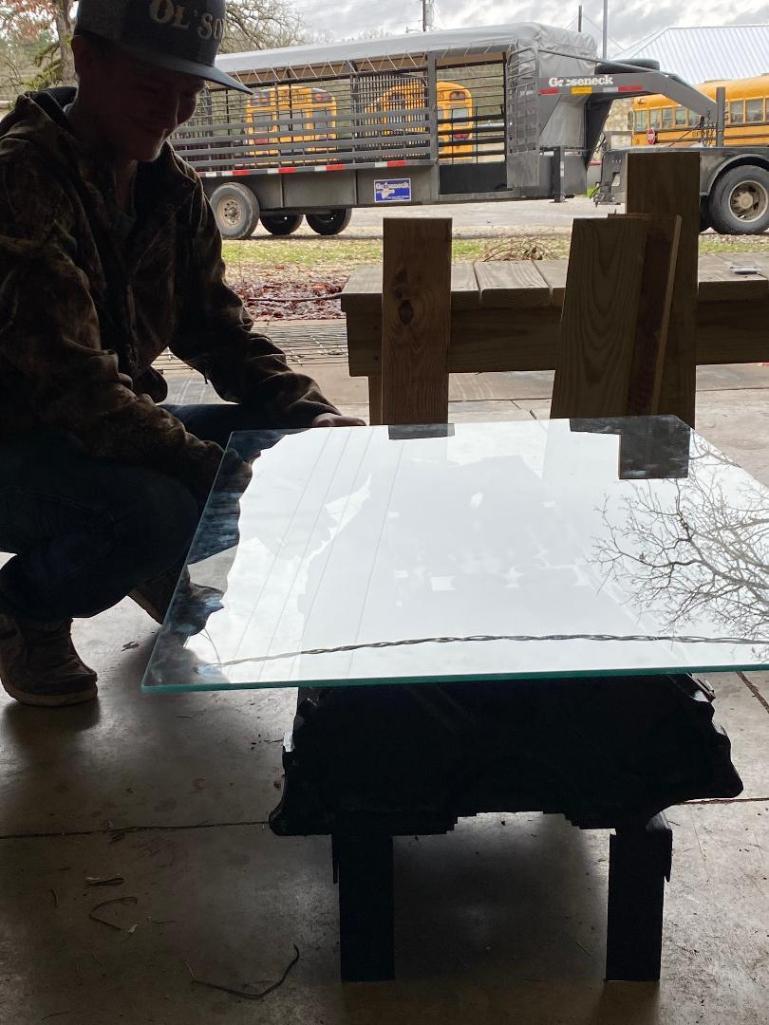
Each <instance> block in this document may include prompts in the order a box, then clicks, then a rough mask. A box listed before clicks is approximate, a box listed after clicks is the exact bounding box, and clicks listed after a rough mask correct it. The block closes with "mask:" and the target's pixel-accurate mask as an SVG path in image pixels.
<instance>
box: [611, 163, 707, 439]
mask: <svg viewBox="0 0 769 1025" xmlns="http://www.w3.org/2000/svg"><path fill="white" fill-rule="evenodd" d="M640 161H643V162H642V163H641V162H640ZM625 208H626V210H627V212H628V213H641V214H652V215H653V216H658V215H661V214H678V215H679V216H680V217H681V235H680V240H679V245H678V261H677V266H676V276H675V285H674V292H673V301H672V307H671V311H670V327H669V331H668V344H667V354H666V359H665V368H664V372H663V377H662V385H661V393H660V401H659V409H660V412H661V413H672V414H674V415H675V416H678V417H680V418H681V419H682V420H683V421H685V422H686V423H688V424H689V425H690V426H691V427H694V420H695V392H696V386H697V376H696V371H697V353H696V344H697V343H696V334H695V332H696V316H697V311H696V305H697V253H698V246H699V233H700V158H699V154H698V153H691V152H688V153H687V152H680V151H677V152H671V153H655V154H654V159H653V160H649V159H648V155H647V158H646V159H644V154H638V153H629V154H628V158H627V201H626V204H625Z"/></svg>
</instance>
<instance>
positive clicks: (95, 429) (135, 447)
mask: <svg viewBox="0 0 769 1025" xmlns="http://www.w3.org/2000/svg"><path fill="white" fill-rule="evenodd" d="M30 164H31V162H30ZM74 224H75V212H74V209H73V206H72V203H71V202H70V200H69V198H68V197H67V195H66V193H65V192H64V191H63V189H61V188H60V187H59V186H57V184H56V182H55V179H54V178H53V176H52V175H47V174H45V172H44V171H42V170H36V169H35V167H34V166H33V165H32V166H30V165H25V166H24V167H20V166H19V165H18V164H17V163H15V162H14V163H12V164H8V163H3V164H0V359H1V360H2V362H3V363H4V364H5V366H6V367H7V368H8V371H9V372H10V373H12V374H13V376H14V378H15V380H16V381H18V382H19V387H20V389H22V390H23V392H24V395H25V398H26V399H28V401H29V402H30V403H33V408H34V409H35V411H36V417H37V418H38V420H40V421H41V422H42V423H44V424H45V425H48V426H51V427H55V428H59V429H63V430H66V431H70V432H71V433H73V434H74V435H76V437H78V438H79V439H80V441H81V442H82V443H83V445H84V447H85V449H86V451H88V452H90V453H91V454H92V455H94V456H99V457H104V458H108V459H115V460H117V461H119V462H122V463H128V464H133V465H140V466H147V467H152V468H154V469H157V470H160V471H162V472H165V473H168V474H169V475H171V476H174V477H176V478H178V479H180V480H182V481H183V482H184V483H185V484H187V486H188V487H190V489H191V490H192V491H193V492H194V493H195V494H196V495H198V496H199V497H203V496H205V495H206V494H207V492H208V489H209V487H210V484H211V482H212V481H213V478H214V476H215V474H216V470H217V468H218V465H219V460H220V458H221V449H220V448H219V447H218V446H217V445H214V444H213V443H211V442H201V441H199V440H198V439H197V438H195V437H193V436H192V435H190V434H188V433H187V432H186V431H185V430H184V427H183V426H182V424H181V423H180V422H179V421H178V420H177V419H176V418H175V417H173V416H171V415H170V414H169V413H167V412H166V411H165V410H163V409H161V408H160V407H159V406H156V405H155V404H154V403H153V402H152V401H151V400H150V399H149V398H147V397H142V396H137V395H135V394H134V393H133V391H131V389H130V388H128V387H126V386H125V384H124V380H125V379H124V378H121V376H120V375H119V373H118V364H117V357H116V355H115V354H114V353H112V352H110V351H105V350H103V349H102V348H101V340H100V333H99V321H98V317H97V313H96V309H95V306H94V303H93V301H92V298H91V294H90V290H89V281H88V278H87V276H86V274H85V273H84V272H83V270H82V269H81V268H80V267H79V266H78V265H77V262H76V253H77V242H76V232H75V230H74ZM41 300H42V301H41Z"/></svg>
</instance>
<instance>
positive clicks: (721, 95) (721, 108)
mask: <svg viewBox="0 0 769 1025" xmlns="http://www.w3.org/2000/svg"><path fill="white" fill-rule="evenodd" d="M716 106H717V108H718V109H717V112H716V146H723V144H724V125H725V124H726V89H725V88H724V87H723V86H722V85H719V87H718V88H717V89H716Z"/></svg>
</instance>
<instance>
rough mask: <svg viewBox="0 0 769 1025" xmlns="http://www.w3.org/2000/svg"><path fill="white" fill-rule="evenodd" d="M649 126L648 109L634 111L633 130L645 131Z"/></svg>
mask: <svg viewBox="0 0 769 1025" xmlns="http://www.w3.org/2000/svg"><path fill="white" fill-rule="evenodd" d="M648 127H649V111H648V110H637V111H636V112H635V130H636V131H637V132H645V131H646V129H647V128H648Z"/></svg>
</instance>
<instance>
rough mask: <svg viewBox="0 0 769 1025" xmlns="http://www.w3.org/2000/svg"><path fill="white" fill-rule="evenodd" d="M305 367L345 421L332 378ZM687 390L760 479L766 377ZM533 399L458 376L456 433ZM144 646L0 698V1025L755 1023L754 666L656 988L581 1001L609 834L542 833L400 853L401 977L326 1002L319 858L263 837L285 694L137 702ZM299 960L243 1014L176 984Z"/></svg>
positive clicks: (523, 391) (195, 395)
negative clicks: (20, 700)
mask: <svg viewBox="0 0 769 1025" xmlns="http://www.w3.org/2000/svg"><path fill="white" fill-rule="evenodd" d="M313 372H314V373H316V375H317V376H318V377H319V378H320V379H321V381H322V383H323V384H324V387H326V388H327V390H328V392H329V393H330V394H331V395H332V396H334V397H336V396H339V399H340V401H341V402H342V403H343V404H345V405H346V406H347V407H348V408H356V409H363V408H364V394H363V393H362V392H361V390H360V383H359V382H349V381H348V380H346V379H345V377H344V369H343V366H341V365H339V364H329V365H319V366H318V367H313ZM699 385H700V391H699V397H698V418H699V419H698V426H699V428H700V430H701V431H702V432H703V433H704V434H705V435H706V437H708V438H709V439H710V440H711V441H712V442H713V443H714V444H716V445H718V446H719V447H721V448H722V449H724V450H725V451H726V452H728V453H729V454H731V455H733V456H735V457H736V458H737V459H738V460H739V461H740V462H741V463H742V464H743V465H745V466H746V467H747V468H748V469H749V470H751V472H753V473H754V474H755V475H756V476H758V477H759V478H760V479H762V480H763V481H764V482H765V483H769V445H767V441H766V439H767V437H769V402H768V401H767V399H769V391H767V389H769V369H767V368H764V367H740V368H710V369H707V370H703V371H702V372H701V374H700V380H699ZM172 386H173V397H174V398H175V399H180V398H183V399H185V400H186V401H194V400H196V399H201V398H210V395H209V394H207V393H205V391H204V389H202V388H201V386H200V385H199V384H198V383H197V382H192V381H190V380H187V379H185V378H183V377H181V376H178V375H176V376H174V377H173V379H172ZM549 387H550V378H549V376H548V375H544V374H540V375H536V374H526V375H485V376H484V377H483V378H476V379H456V380H455V381H454V382H453V395H454V396H455V401H454V402H453V403H452V417H453V419H455V420H462V419H478V420H481V419H514V418H519V417H522V418H527V417H529V416H531V415H540V416H542V415H546V412H547V403H548V394H549ZM154 634H155V628H154V626H153V624H152V623H151V621H150V620H149V619H148V618H147V617H146V616H145V615H144V614H143V613H142V612H141V611H140V610H139V609H138V608H136V607H135V606H133V605H132V604H131V603H130V602H128V601H126V602H124V603H122V604H121V605H119V606H117V607H116V608H115V609H113V610H111V611H110V612H108V613H105V614H104V615H102V616H99V617H97V618H96V619H94V620H91V621H87V622H81V623H78V624H77V631H76V636H77V642H78V645H79V647H80V649H81V650H82V652H83V653H84V654H85V655H86V656H87V658H88V660H89V661H90V662H91V663H92V664H93V665H94V667H95V668H96V669H97V670H98V671H99V675H100V686H101V696H100V700H99V702H98V704H95V705H93V706H92V707H85V708H74V709H68V710H66V709H65V710H58V711H39V710H33V709H28V708H23V707H21V706H19V705H15V704H14V703H13V702H11V701H10V700H8V701H3V699H2V698H0V767H1V768H2V772H0V833H1V834H2V835H0V880H1V881H2V885H0V1023H2V1025H33V1023H34V1025H36V1023H39V1022H53V1023H54V1025H59V1023H61V1025H112V1023H126V1025H145V1023H157V1025H202V1023H206V1025H210V1023H211V1022H217V1021H222V1022H227V1023H232V1025H240V1023H243V1025H245V1023H253V1022H260V1023H264V1025H267V1023H272V1022H275V1023H280V1025H293V1023H297V1025H337V1023H348V1022H349V1023H361V1025H363V1023H366V1025H368V1023H370V1025H374V1023H377V1025H380V1023H389V1022H393V1023H395V1022H397V1023H406V1025H410V1023H412V1022H413V1023H415V1025H416V1023H420V1025H421V1023H431V1022H436V1023H438V1022H440V1023H442V1025H443V1023H450V1025H454V1023H456V1025H459V1023H462V1025H469V1023H475V1022H484V1023H485V1022H489V1023H497V1022H500V1023H501V1022H504V1023H507V1022H509V1023H520V1025H583V1023H588V1022H590V1023H601V1025H662V1023H665V1025H668V1023H670V1025H673V1023H675V1025H766V1023H767V1022H768V1021H769V853H768V852H769V674H768V675H763V674H751V675H750V676H744V677H740V676H737V675H734V674H724V675H721V676H716V677H712V678H711V683H713V685H714V686H715V689H716V691H717V693H718V698H717V702H716V709H717V717H718V719H719V720H720V721H721V723H722V724H723V725H724V726H725V727H726V729H727V731H728V732H729V734H730V737H731V739H732V744H733V757H734V761H735V764H736V765H737V767H738V769H739V771H740V772H741V774H742V776H743V779H744V782H745V792H744V794H743V795H742V797H741V798H739V799H738V800H735V801H728V802H724V803H717V804H711V803H702V804H691V805H687V806H682V807H678V808H674V809H673V810H672V811H671V813H670V818H671V820H672V822H673V823H674V860H673V878H672V881H671V883H670V885H669V887H668V893H667V904H666V929H665V946H664V965H663V975H662V981H661V983H660V985H659V986H655V985H647V984H622V983H612V984H608V985H604V984H603V983H602V972H603V956H604V951H603V935H604V920H605V899H606V897H605V894H606V871H607V856H608V835H607V834H606V833H592V832H591V833H582V832H580V831H578V830H576V829H573V828H572V827H570V826H569V825H568V824H567V823H565V822H564V821H563V820H562V819H560V818H558V817H554V816H543V815H518V816H482V817H479V818H477V819H474V820H465V821H463V822H462V823H461V824H460V827H459V828H458V829H457V830H456V831H455V833H453V834H451V835H449V836H446V837H430V838H412V839H405V840H400V841H398V842H396V887H397V925H396V928H397V938H396V943H397V969H398V975H399V978H398V981H397V982H394V983H386V984H376V985H373V984H372V985H363V984H358V985H347V986H341V985H340V984H339V982H338V981H337V956H338V950H337V912H336V892H335V889H334V887H333V885H332V881H331V865H330V849H329V843H328V841H327V840H325V839H308V840H294V839H291V840H286V839H283V840H278V839H275V838H274V837H273V836H272V834H271V833H270V832H269V830H268V828H267V827H266V825H265V821H266V818H267V815H268V813H269V811H270V810H271V808H272V807H273V806H274V805H275V803H276V801H277V799H278V796H279V786H280V778H281V768H280V740H281V738H282V734H283V731H284V730H285V728H286V726H287V725H288V724H289V723H290V719H291V715H292V711H293V705H294V700H295V696H294V693H293V692H291V691H269V692H263V693H259V692H254V691H251V692H240V693H237V692H235V693H230V694H196V695H186V696H178V695H172V696H153V697H149V696H144V695H142V694H141V693H140V692H139V680H140V677H141V673H142V671H143V668H144V666H145V664H146V661H147V658H148V655H149V651H150V649H151V645H152V641H153V637H154ZM115 876H118V877H122V879H123V880H124V882H122V883H120V884H119V885H114V886H99V885H93V884H92V883H89V879H105V878H110V877H115ZM116 897H122V898H125V900H124V902H123V903H120V904H112V905H110V906H108V907H104V908H101V909H99V910H98V911H96V912H94V911H93V909H94V908H95V907H96V905H98V904H99V903H100V902H102V901H105V900H110V899H112V898H116ZM89 913H94V914H95V915H97V916H103V917H104V919H106V920H107V921H109V922H110V923H112V925H113V926H115V927H116V928H111V927H110V926H109V925H106V924H103V923H102V922H99V921H95V920H93V919H92V918H90V917H89ZM294 945H296V947H297V948H298V949H299V952H300V960H299V962H298V963H297V964H296V966H295V967H294V968H293V970H292V972H291V973H290V975H289V976H288V978H287V979H286V981H285V983H284V984H283V985H282V986H281V987H280V988H279V989H277V990H275V991H274V992H272V993H271V994H270V995H268V996H267V997H266V998H264V999H263V1000H260V1001H249V1000H246V999H242V998H239V997H237V996H234V995H230V994H228V993H225V992H223V991H221V990H217V989H214V988H211V987H208V986H204V985H200V984H199V983H196V982H194V981H193V979H192V977H191V973H192V974H194V976H195V977H196V978H197V979H199V980H204V981H205V982H210V983H216V984H218V985H223V986H229V987H234V988H243V987H244V986H246V985H250V986H252V987H255V988H256V989H259V988H261V987H264V986H266V985H268V984H269V983H271V982H274V981H276V980H277V979H278V978H279V977H280V975H281V973H282V971H283V969H284V968H285V967H286V965H287V964H288V963H289V961H290V960H291V958H292V956H293V954H294Z"/></svg>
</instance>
